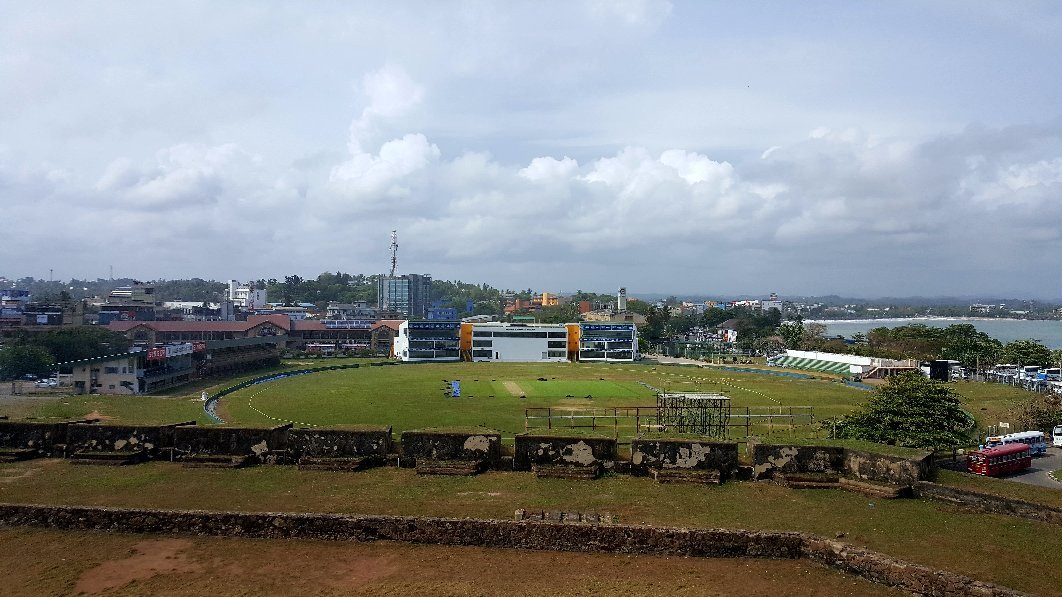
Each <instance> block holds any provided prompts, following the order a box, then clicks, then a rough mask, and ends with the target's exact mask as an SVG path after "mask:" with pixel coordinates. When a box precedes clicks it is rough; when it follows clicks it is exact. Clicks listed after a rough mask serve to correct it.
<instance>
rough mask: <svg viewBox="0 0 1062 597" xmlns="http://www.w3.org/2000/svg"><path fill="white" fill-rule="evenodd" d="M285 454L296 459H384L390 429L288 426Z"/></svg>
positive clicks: (387, 449) (386, 453)
mask: <svg viewBox="0 0 1062 597" xmlns="http://www.w3.org/2000/svg"><path fill="white" fill-rule="evenodd" d="M287 449H288V456H289V458H290V459H291V460H292V461H298V459H299V458H302V457H303V456H306V457H309V458H351V457H378V458H380V459H384V458H387V455H388V454H389V453H390V452H391V449H392V445H391V428H390V427H384V426H380V427H378V428H368V427H366V428H363V429H322V428H312V429H291V430H290V431H288V448H287Z"/></svg>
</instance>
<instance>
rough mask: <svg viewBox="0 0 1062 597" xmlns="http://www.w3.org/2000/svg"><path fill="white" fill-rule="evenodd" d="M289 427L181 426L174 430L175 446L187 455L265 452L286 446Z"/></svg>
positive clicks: (259, 453)
mask: <svg viewBox="0 0 1062 597" xmlns="http://www.w3.org/2000/svg"><path fill="white" fill-rule="evenodd" d="M290 428H291V424H290V423H289V424H287V425H280V426H279V427H273V428H258V427H198V426H181V427H177V428H176V429H175V430H174V448H175V449H176V451H177V452H178V453H179V454H186V455H195V454H199V455H233V456H245V455H249V454H254V455H256V456H262V455H263V454H266V453H268V452H273V451H276V450H284V449H286V448H287V435H288V430H289V429H290Z"/></svg>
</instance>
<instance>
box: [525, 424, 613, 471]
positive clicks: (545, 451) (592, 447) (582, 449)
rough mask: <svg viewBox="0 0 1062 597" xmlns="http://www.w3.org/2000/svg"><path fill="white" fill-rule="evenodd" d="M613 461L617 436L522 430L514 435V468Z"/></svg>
mask: <svg viewBox="0 0 1062 597" xmlns="http://www.w3.org/2000/svg"><path fill="white" fill-rule="evenodd" d="M543 464H545V465H571V466H593V465H598V466H602V467H604V468H606V469H612V468H614V467H615V465H616V440H615V439H614V438H596V437H579V436H573V437H562V436H554V435H534V434H530V433H524V434H520V435H517V436H516V451H515V452H514V453H513V468H514V469H516V470H519V471H527V470H531V467H532V466H534V465H543Z"/></svg>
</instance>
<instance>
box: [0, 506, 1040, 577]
mask: <svg viewBox="0 0 1062 597" xmlns="http://www.w3.org/2000/svg"><path fill="white" fill-rule="evenodd" d="M0 524H2V525H5V526H12V525H24V526H37V527H46V528H55V529H70V530H106V531H111V532H122V533H150V534H164V535H169V534H185V535H213V536H237V537H261V538H299V539H323V540H343V541H351V540H353V541H376V540H386V541H403V542H410V543H430V544H438V545H475V546H479V547H491V548H517V549H537V550H553V551H571V552H605V553H630V554H655V555H672V556H692V557H751V558H784V559H796V558H806V559H809V560H814V561H817V562H820V563H822V564H824V565H826V566H830V567H833V568H836V569H839V570H842V571H844V572H847V573H850V574H856V575H859V576H863V577H865V578H867V579H869V580H871V581H874V582H878V583H882V584H886V585H891V586H896V587H899V588H901V589H903V590H906V591H910V592H915V593H918V594H927V595H941V596H953V595H954V596H958V595H982V596H998V597H1003V596H1007V597H1009V596H1015V597H1016V596H1017V595H1021V593H1018V592H1016V591H1013V590H1010V589H1007V588H1005V587H1000V586H997V585H992V584H989V583H984V582H980V581H976V580H973V579H970V578H968V577H964V576H960V575H957V574H954V573H950V572H945V571H941V570H933V569H931V568H927V567H925V566H918V565H915V564H910V563H908V562H904V561H902V560H897V559H894V558H890V557H889V556H886V555H884V554H880V553H876V552H873V551H870V550H866V549H862V548H859V547H855V546H852V545H848V544H845V543H841V542H839V541H832V540H829V539H824V538H821V537H816V536H813V535H808V534H805V533H793V532H774V531H744V530H726V529H685V528H658V527H648V526H627V525H597V524H587V523H564V522H560V523H553V522H516V521H503V520H476V519H454V518H428V517H407V516H345V515H340V514H292V513H275V512H273V513H270V512H261V513H240V512H204V511H195V510H180V511H175V510H138V509H122V508H92V507H77V506H35V505H20V504H0Z"/></svg>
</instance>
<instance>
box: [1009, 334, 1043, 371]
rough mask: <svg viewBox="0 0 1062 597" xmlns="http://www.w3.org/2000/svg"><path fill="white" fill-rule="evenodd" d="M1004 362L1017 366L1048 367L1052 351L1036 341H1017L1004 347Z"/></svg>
mask: <svg viewBox="0 0 1062 597" xmlns="http://www.w3.org/2000/svg"><path fill="white" fill-rule="evenodd" d="M1003 360H1004V361H1006V362H1008V363H1012V364H1015V365H1048V364H1050V363H1051V349H1049V348H1047V347H1046V346H1044V345H1043V344H1041V343H1040V342H1038V341H1036V340H1015V341H1013V342H1007V345H1006V346H1004V347H1003Z"/></svg>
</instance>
